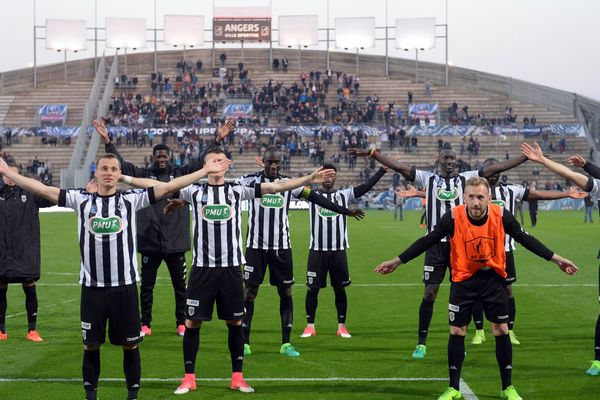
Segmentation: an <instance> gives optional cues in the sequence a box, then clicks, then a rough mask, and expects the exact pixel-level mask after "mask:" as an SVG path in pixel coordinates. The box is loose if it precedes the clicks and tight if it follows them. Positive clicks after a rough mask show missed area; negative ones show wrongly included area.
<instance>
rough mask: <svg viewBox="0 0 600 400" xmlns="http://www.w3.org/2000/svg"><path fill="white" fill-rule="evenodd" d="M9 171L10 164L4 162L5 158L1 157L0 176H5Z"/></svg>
mask: <svg viewBox="0 0 600 400" xmlns="http://www.w3.org/2000/svg"><path fill="white" fill-rule="evenodd" d="M8 170H9V168H8V164H7V163H6V161H4V158H2V157H0V174H5V173H6V172H7V171H8Z"/></svg>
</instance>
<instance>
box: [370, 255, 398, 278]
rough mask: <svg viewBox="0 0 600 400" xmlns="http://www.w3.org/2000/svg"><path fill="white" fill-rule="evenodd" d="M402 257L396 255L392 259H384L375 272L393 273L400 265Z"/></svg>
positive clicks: (382, 273)
mask: <svg viewBox="0 0 600 400" xmlns="http://www.w3.org/2000/svg"><path fill="white" fill-rule="evenodd" d="M400 264H401V262H400V258H398V257H396V258H394V259H392V260H388V261H384V262H382V263H381V264H379V265H378V266H377V268H375V272H377V273H378V274H381V275H387V274H391V273H392V272H394V271H395V270H396V268H398V267H399V266H400Z"/></svg>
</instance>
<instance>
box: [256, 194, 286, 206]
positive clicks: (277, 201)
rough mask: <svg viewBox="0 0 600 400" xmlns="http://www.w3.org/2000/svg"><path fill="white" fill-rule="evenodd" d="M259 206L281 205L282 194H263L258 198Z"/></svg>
mask: <svg viewBox="0 0 600 400" xmlns="http://www.w3.org/2000/svg"><path fill="white" fill-rule="evenodd" d="M260 205H261V207H265V208H281V207H283V196H282V195H280V194H265V195H264V196H262V197H261V198H260Z"/></svg>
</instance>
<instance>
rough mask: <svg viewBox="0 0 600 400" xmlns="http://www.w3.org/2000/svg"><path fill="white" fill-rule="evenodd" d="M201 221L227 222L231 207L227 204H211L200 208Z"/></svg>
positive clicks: (229, 217)
mask: <svg viewBox="0 0 600 400" xmlns="http://www.w3.org/2000/svg"><path fill="white" fill-rule="evenodd" d="M202 219H204V220H205V221H208V222H218V221H228V220H230V219H231V207H230V206H229V205H228V204H211V205H206V206H204V207H202Z"/></svg>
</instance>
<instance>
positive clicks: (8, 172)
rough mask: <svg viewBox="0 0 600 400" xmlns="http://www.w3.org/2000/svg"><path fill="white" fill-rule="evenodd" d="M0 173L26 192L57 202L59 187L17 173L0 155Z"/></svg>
mask: <svg viewBox="0 0 600 400" xmlns="http://www.w3.org/2000/svg"><path fill="white" fill-rule="evenodd" d="M0 175H5V176H6V177H7V178H10V180H12V181H13V182H15V183H16V184H17V186H19V187H21V188H23V189H25V190H27V191H28V192H31V193H33V194H35V195H37V196H40V197H43V198H45V199H47V200H49V201H51V202H52V203H54V204H57V203H58V195H59V194H60V189H59V188H57V187H54V186H47V185H44V184H43V183H42V182H40V181H37V180H35V179H31V178H27V177H25V176H23V175H21V174H19V173H18V172H16V171H14V170H13V169H12V168H11V167H9V166H8V164H6V161H4V159H3V158H2V157H0Z"/></svg>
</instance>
